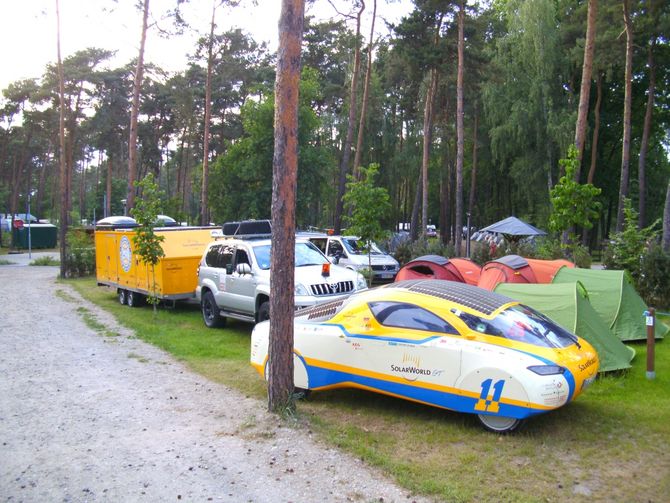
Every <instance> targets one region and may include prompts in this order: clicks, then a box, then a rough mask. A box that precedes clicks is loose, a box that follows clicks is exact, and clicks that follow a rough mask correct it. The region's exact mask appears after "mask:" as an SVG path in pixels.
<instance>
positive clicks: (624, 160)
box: [616, 0, 633, 232]
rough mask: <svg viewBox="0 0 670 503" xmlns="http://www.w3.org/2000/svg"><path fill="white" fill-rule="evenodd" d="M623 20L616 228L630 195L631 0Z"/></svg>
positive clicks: (625, 3) (626, 2) (620, 226)
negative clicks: (622, 67) (622, 86)
mask: <svg viewBox="0 0 670 503" xmlns="http://www.w3.org/2000/svg"><path fill="white" fill-rule="evenodd" d="M623 20H624V25H625V28H626V77H625V95H624V102H623V145H622V147H621V179H620V180H619V208H618V210H617V218H616V230H617V232H621V231H622V230H623V224H624V212H623V208H624V200H625V199H626V197H628V170H629V164H630V135H631V120H630V116H631V104H632V100H633V25H632V22H631V20H630V0H623Z"/></svg>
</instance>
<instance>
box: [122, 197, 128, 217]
mask: <svg viewBox="0 0 670 503" xmlns="http://www.w3.org/2000/svg"><path fill="white" fill-rule="evenodd" d="M126 203H128V200H127V199H121V204H122V205H123V216H124V217H125V216H126V214H127V212H128V208H127V207H126Z"/></svg>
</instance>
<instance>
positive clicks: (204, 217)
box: [200, 0, 217, 225]
mask: <svg viewBox="0 0 670 503" xmlns="http://www.w3.org/2000/svg"><path fill="white" fill-rule="evenodd" d="M216 3H217V0H213V2H212V21H211V23H210V27H209V40H208V42H207V78H206V81H205V127H204V129H205V131H204V139H203V154H202V187H201V190H200V225H208V224H209V203H208V197H207V192H208V189H209V123H210V121H211V117H212V69H213V66H214V57H213V56H212V52H213V47H214V18H215V15H216Z"/></svg>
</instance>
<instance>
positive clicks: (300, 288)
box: [294, 283, 309, 295]
mask: <svg viewBox="0 0 670 503" xmlns="http://www.w3.org/2000/svg"><path fill="white" fill-rule="evenodd" d="M294 293H295V295H309V292H308V291H307V288H305V286H304V285H303V284H302V283H296V284H295V289H294Z"/></svg>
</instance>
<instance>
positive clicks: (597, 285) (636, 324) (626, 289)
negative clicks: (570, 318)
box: [554, 267, 668, 341]
mask: <svg viewBox="0 0 670 503" xmlns="http://www.w3.org/2000/svg"><path fill="white" fill-rule="evenodd" d="M575 281H579V282H581V283H582V284H583V285H584V287H586V290H587V291H588V292H589V300H590V301H591V305H592V306H593V308H594V309H595V310H596V312H597V313H598V314H599V315H600V317H601V318H602V319H603V320H604V321H605V323H606V324H607V325H608V326H609V328H610V329H611V330H612V332H614V334H615V335H616V336H617V337H618V338H619V339H620V340H622V341H637V340H644V339H646V338H647V327H646V325H645V319H644V315H643V313H644V312H645V311H646V310H647V306H646V305H645V303H644V301H643V300H642V298H641V297H640V296H639V295H638V293H637V292H636V291H635V288H633V285H632V284H631V282H630V281H629V279H628V277H627V276H626V272H625V271H613V270H602V269H581V268H575V269H569V268H567V267H563V268H561V269H560V270H559V271H558V273H556V276H555V277H554V283H573V282H575ZM667 331H668V327H667V326H666V325H665V324H664V323H662V322H661V321H660V320H656V338H657V339H661V338H663V336H664V335H665V333H666V332H667Z"/></svg>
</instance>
